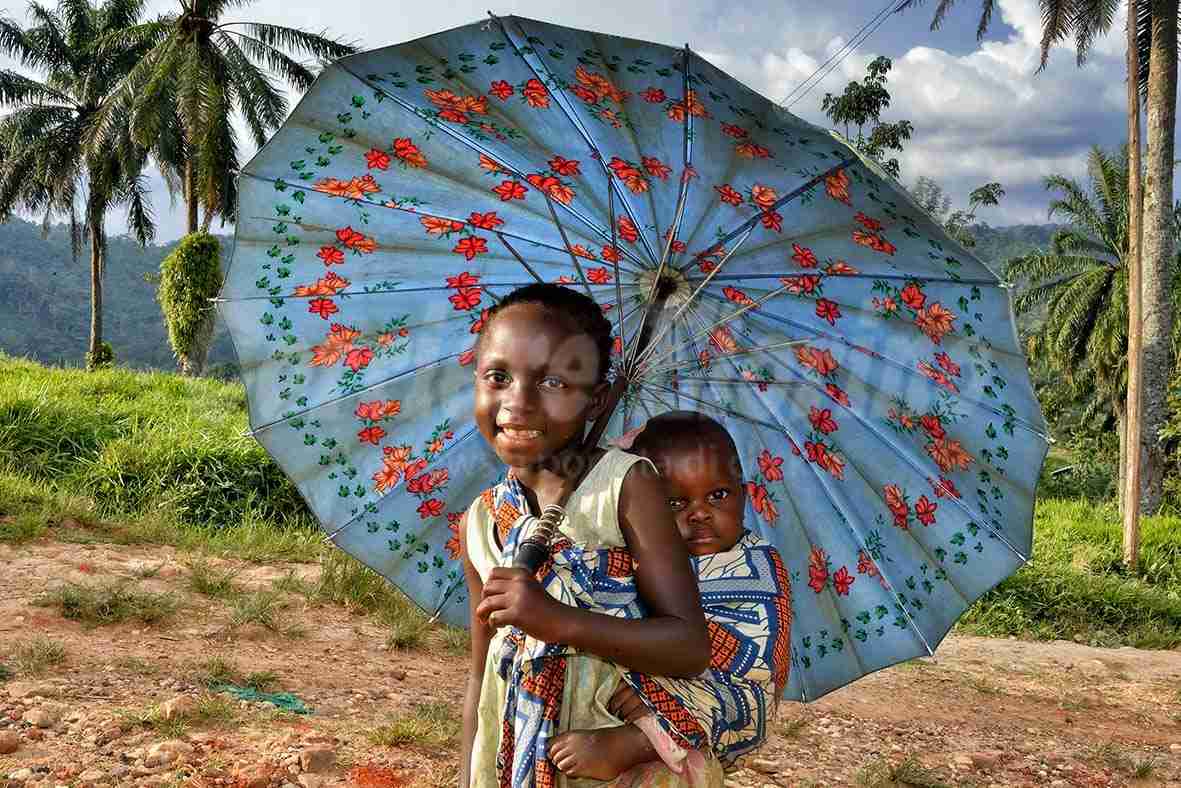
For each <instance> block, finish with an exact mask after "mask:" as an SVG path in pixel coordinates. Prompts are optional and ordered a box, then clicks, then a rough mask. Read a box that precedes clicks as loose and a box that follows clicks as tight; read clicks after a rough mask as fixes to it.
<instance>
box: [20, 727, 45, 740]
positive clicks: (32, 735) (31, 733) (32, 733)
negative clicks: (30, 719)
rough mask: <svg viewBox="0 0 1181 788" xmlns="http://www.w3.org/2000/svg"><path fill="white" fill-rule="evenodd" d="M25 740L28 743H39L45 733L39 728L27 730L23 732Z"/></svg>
mask: <svg viewBox="0 0 1181 788" xmlns="http://www.w3.org/2000/svg"><path fill="white" fill-rule="evenodd" d="M25 738H26V739H28V740H29V741H41V740H42V739H44V738H45V731H43V730H41V729H40V728H29V729H28V730H27V731H25Z"/></svg>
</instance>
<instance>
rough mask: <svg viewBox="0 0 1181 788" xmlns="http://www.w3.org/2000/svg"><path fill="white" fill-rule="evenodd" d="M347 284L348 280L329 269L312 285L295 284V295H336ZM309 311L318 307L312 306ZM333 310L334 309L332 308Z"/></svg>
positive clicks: (314, 310)
mask: <svg viewBox="0 0 1181 788" xmlns="http://www.w3.org/2000/svg"><path fill="white" fill-rule="evenodd" d="M348 286H349V280H347V279H345V278H344V277H341V276H337V275H336V273H335V272H333V271H329V272H328V274H327V276H325V277H324V278H323V279H317V280H316V283H315V284H314V285H296V287H295V295H297V296H330V295H336V294H337V293H339V292H340V291H341V290H344V289H345V288H346V287H348ZM308 311H309V312H316V311H318V308H312V309H309V310H308ZM332 311H333V312H335V311H336V310H335V309H334V310H332Z"/></svg>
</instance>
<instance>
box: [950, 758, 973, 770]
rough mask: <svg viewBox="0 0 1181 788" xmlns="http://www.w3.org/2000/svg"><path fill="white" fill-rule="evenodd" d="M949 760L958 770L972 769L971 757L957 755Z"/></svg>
mask: <svg viewBox="0 0 1181 788" xmlns="http://www.w3.org/2000/svg"><path fill="white" fill-rule="evenodd" d="M951 760H952V763H953V764H954V765H955V766H956V767H958V768H960V769H971V768H972V756H971V755H957V756H955V757H954V758H952V759H951Z"/></svg>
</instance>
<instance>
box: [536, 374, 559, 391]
mask: <svg viewBox="0 0 1181 788" xmlns="http://www.w3.org/2000/svg"><path fill="white" fill-rule="evenodd" d="M538 385H540V386H541V387H542V388H546V389H561V388H565V387H566V382H565V381H564V380H562V379H561V378H554V377H549V378H542V379H541V383H539V384H538Z"/></svg>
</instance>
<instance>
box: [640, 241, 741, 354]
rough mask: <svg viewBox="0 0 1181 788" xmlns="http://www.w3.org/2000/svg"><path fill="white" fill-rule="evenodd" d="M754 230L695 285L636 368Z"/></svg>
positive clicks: (644, 352)
mask: <svg viewBox="0 0 1181 788" xmlns="http://www.w3.org/2000/svg"><path fill="white" fill-rule="evenodd" d="M754 229H755V228H754V227H753V226H752V227H749V228H747V231H746V233H745V234H744V235H743V236H742V237H741V238H739V239H738V243H736V244H734V247H733V248H732V249H730V251H728V252H726V255H725V257H723V258H722V259H721V260H719V261H718V264H717V265H716V266H715V267H714V268H713V270H711V271H710V272H709V273H708V274H707V275H706V276H705V278H704V279H702V280H701V283H700V284H698V285H697V288H696V289H695V290H694V291H693V292H692V293H691V294H690V295H689V297H688V298H686V299H685V302H684V303H683V304H681V306H680V307H679V308H678V309H677V312H676V314H674V315H673V316H672V318H671V319H670V320H669V322H668V323H666V324H665V326H664V329H663V330H662V331H661V332H660V334H659V335H657V337H656V338H655V339H653V340H652V342H651V343H650V344H649V345H648V347H647V348H645V349H644V351H643V352H642V353H641V354H640V356H639V358H637V359H636V366H637V367H639V366H640V365H642V364H643V363H644V361H645V360H646V359H647V358H648V357H649V356H651V355H652V353H653V352H654V348H655V347H656V345H657V343H658V342H659V341H660V340H662V339H664V335H665V334H667V333H668V331H669V329H670V328H671V327H672V326H673V324H674V323H676V320H677V318H679V317H680V316H681V313H682V312H684V311H685V310H686V309H687V308H688V307H689V305H690V304H691V303H693V299H695V298H696V297H697V294H698V293H700V292H701V289H702V288H703V287H705V286H706V285H708V284H709V282H710V280H711V279H713V276H714V274H715V273H717V272H718V271H720V270H722V266H724V265H725V264H726V263H727V262H728V261H729V260H730V258H731V257H733V256H734V253H735V252H737V251H738V250H739V249H740V248H741V247H742V244H743V242H745V241H746V239H747V238H750V234H751V233H752V232H754Z"/></svg>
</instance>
